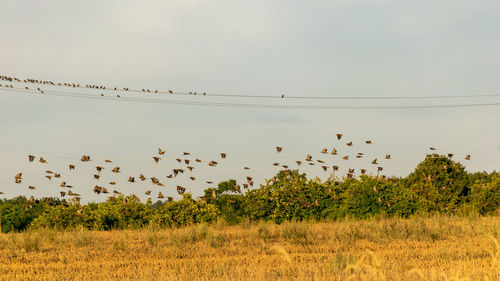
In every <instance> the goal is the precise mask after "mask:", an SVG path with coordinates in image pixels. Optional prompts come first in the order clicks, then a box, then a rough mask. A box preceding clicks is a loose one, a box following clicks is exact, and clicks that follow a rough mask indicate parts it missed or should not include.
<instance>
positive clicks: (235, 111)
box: [0, 0, 500, 200]
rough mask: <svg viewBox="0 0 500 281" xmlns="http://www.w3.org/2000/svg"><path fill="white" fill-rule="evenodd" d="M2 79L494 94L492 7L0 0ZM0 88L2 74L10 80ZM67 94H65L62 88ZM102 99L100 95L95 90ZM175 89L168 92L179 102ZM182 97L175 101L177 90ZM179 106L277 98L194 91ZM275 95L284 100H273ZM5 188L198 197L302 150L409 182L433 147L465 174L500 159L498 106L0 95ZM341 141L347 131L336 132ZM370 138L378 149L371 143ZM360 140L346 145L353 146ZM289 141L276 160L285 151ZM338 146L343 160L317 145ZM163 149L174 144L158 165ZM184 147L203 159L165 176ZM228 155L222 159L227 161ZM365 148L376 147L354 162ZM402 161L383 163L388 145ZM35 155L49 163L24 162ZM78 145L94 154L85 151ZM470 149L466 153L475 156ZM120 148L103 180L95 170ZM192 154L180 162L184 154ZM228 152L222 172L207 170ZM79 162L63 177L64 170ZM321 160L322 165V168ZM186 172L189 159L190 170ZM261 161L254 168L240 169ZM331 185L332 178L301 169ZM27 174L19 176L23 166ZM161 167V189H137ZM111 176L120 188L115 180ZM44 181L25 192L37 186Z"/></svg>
mask: <svg viewBox="0 0 500 281" xmlns="http://www.w3.org/2000/svg"><path fill="white" fill-rule="evenodd" d="M1 6H2V9H1V10H0V27H1V28H2V33H1V38H2V39H1V41H0V42H1V44H0V50H1V52H0V74H1V75H10V76H17V77H19V78H37V79H44V80H54V81H62V82H65V81H68V82H69V81H75V82H80V83H82V84H85V83H89V84H105V85H117V86H128V87H130V88H139V89H140V88H150V89H161V90H168V89H175V90H176V91H198V92H207V93H223V94H259V95H281V94H285V95H289V96H353V97H356V96H373V97H375V96H442V95H479V94H500V87H499V83H500V82H499V81H500V71H499V69H500V28H499V27H500V17H498V15H499V14H500V2H498V1H456V0H454V1H451V0H450V1H396V0H394V1H388V0H387V1H373V0H345V1H290V0H287V1H234V0H231V1H217V0H216V1H213V0H212V1H126V0H120V1H67V0H64V1H62V0H61V1H1ZM0 83H1V82H0ZM63 90H70V89H63ZM90 93H95V92H90ZM165 98H166V99H168V98H171V97H169V96H167V97H165ZM172 99H174V98H172ZM175 99H178V100H193V99H196V100H197V101H217V102H239V103H271V101H268V100H255V99H229V98H215V97H210V98H209V97H185V98H178V97H175ZM498 102H500V98H499V97H490V98H484V97H477V98H468V99H450V100H445V99H437V100H423V101H422V100H403V101H391V100H389V101H388V100H382V101H356V100H354V101H328V102H325V101H323V100H312V101H292V102H289V101H285V100H284V101H281V100H280V101H278V103H284V104H313V105H324V104H328V105H369V106H371V105H375V106H378V105H419V104H433V105H435V104H464V103H498ZM273 103H275V102H274V101H273ZM0 119H1V120H2V121H1V122H0V132H2V133H1V137H0V144H1V146H0V171H1V172H0V191H2V192H4V193H5V195H3V196H5V197H13V196H15V195H19V194H22V195H34V196H35V197H41V196H57V195H58V192H59V191H60V190H64V189H63V188H60V187H59V183H60V182H61V181H62V180H59V179H58V180H55V181H54V180H52V181H48V180H47V179H45V178H44V175H45V174H44V172H45V170H52V171H56V172H60V173H61V174H62V178H64V179H63V180H65V181H67V183H68V184H72V185H74V186H75V187H74V188H73V191H74V192H78V193H81V194H82V195H83V197H84V198H85V199H86V200H102V199H104V197H103V196H102V195H101V196H100V197H98V196H97V195H94V194H92V191H91V189H92V188H93V186H94V185H95V184H98V185H100V186H104V187H107V188H109V189H110V190H112V189H113V188H115V189H118V190H120V191H123V192H124V193H127V194H128V193H136V194H140V195H141V197H142V198H145V197H144V196H142V195H143V193H144V191H145V190H146V189H152V190H153V193H155V195H156V194H157V192H158V191H162V192H163V193H164V194H165V195H170V196H173V195H175V196H176V198H178V195H176V191H175V186H176V185H182V186H185V187H188V191H191V192H193V194H194V195H195V196H198V195H200V194H201V192H202V190H203V189H204V188H206V187H208V186H207V185H206V184H203V183H204V182H205V181H206V180H213V181H216V182H218V181H220V180H223V179H229V178H235V179H237V180H238V182H240V183H243V182H244V181H245V180H244V179H245V176H247V175H249V176H254V177H255V178H256V183H262V182H263V178H271V177H272V176H273V175H274V174H275V173H276V172H277V171H278V168H276V167H274V166H273V165H272V163H274V162H279V163H281V164H288V165H289V166H290V167H292V168H295V167H296V165H295V164H294V161H295V160H303V159H304V158H305V156H306V155H307V153H310V154H311V155H313V159H323V160H325V162H327V164H328V165H329V166H331V165H339V166H341V168H343V169H347V168H356V169H357V172H359V168H362V167H369V168H370V171H372V172H373V171H374V167H373V165H370V164H369V163H370V161H371V160H372V159H373V158H375V157H377V158H378V159H379V162H381V165H382V166H383V167H384V173H385V174H387V175H389V176H392V175H394V176H406V175H407V174H408V173H409V172H411V171H412V169H413V168H414V167H415V166H416V164H417V163H418V162H420V161H421V160H422V159H423V158H424V157H425V154H426V153H429V150H428V147H429V146H433V147H436V148H438V152H439V153H443V154H446V153H454V154H455V155H456V156H455V157H456V158H457V160H458V161H460V162H462V163H464V164H465V165H466V167H467V170H469V171H483V170H488V171H491V170H494V169H496V170H498V169H499V168H500V148H499V147H500V107H499V106H492V107H480V108H448V109H411V110H408V109H406V110H401V109H398V110H322V111H313V110H284V109H243V108H226V107H198V106H187V105H168V104H148V103H128V102H115V101H104V100H81V99H76V98H68V97H54V96H34V95H27V94H24V95H20V94H14V93H6V92H5V91H0ZM337 132H341V133H343V134H344V135H345V137H344V138H343V139H342V140H341V141H337V140H336V138H335V133H337ZM366 139H370V140H372V141H373V144H372V145H370V146H369V145H366V144H364V141H365V140H366ZM351 140H352V141H353V142H354V146H353V147H352V148H348V147H346V145H345V143H346V142H347V141H351ZM277 145H280V146H283V147H284V150H283V152H282V153H281V154H276V151H275V148H274V147H275V146H277ZM333 146H335V147H336V148H337V149H338V150H339V154H340V155H338V156H332V155H328V156H324V155H321V153H320V151H321V149H322V148H324V147H327V148H328V149H329V150H330V149H331V147H333ZM158 147H162V148H165V149H166V150H167V153H166V155H165V156H163V158H164V159H162V160H161V161H160V163H159V165H155V164H154V162H153V160H152V158H151V157H152V156H155V154H156V152H157V149H158ZM183 151H189V152H191V153H192V157H191V158H190V159H195V158H201V159H203V160H204V161H205V162H203V163H202V164H197V165H193V166H196V167H197V168H196V169H195V172H194V173H193V175H194V176H195V177H196V181H194V182H193V181H191V180H189V178H188V176H190V174H189V172H186V173H185V174H184V175H183V176H180V177H178V178H177V179H175V180H170V179H168V180H167V179H166V178H165V176H166V175H168V174H170V173H171V169H172V168H176V167H182V166H181V165H179V164H177V162H176V161H175V160H174V159H175V158H177V157H179V156H180V154H181V153H182V152H183ZM219 152H226V153H228V159H226V160H220V157H219V156H218V153H219ZM357 152H363V153H365V154H366V155H367V156H366V158H362V159H354V160H349V161H344V160H341V156H343V155H350V156H351V158H354V157H355V155H356V153H357ZM387 153H388V154H391V155H392V158H393V159H392V160H380V159H382V158H383V157H384V156H385V154H387ZM27 154H34V155H36V156H44V157H45V158H46V159H47V161H48V162H49V163H48V164H40V163H31V164H28V163H27ZM83 154H88V155H90V156H91V157H92V158H93V159H94V161H93V162H91V163H87V164H84V163H82V162H80V161H79V158H80V157H81V155H83ZM466 154H471V156H472V160H470V161H465V160H464V157H465V155H466ZM106 158H110V159H112V160H114V163H113V166H114V164H116V165H119V166H121V167H122V169H123V172H122V173H121V174H120V176H116V175H113V174H112V173H110V168H112V166H110V165H106V167H107V169H106V171H105V172H104V173H103V175H102V179H101V180H99V181H96V180H94V179H93V177H92V175H93V174H94V171H95V169H94V168H93V167H94V166H96V165H100V164H103V160H104V159H106ZM182 158H185V157H182ZM212 159H214V160H216V159H219V167H217V168H209V167H207V165H206V164H207V161H208V160H212ZM70 163H74V164H76V165H77V169H76V170H75V171H71V172H70V171H68V169H67V166H66V165H67V164H70ZM318 164H319V163H317V165H318ZM184 166H185V165H184ZM244 166H249V167H251V168H252V169H251V170H249V171H245V170H243V169H242V168H243V167H244ZM301 168H303V171H305V172H307V173H308V175H309V176H311V177H314V176H320V177H322V178H323V179H324V178H325V177H326V176H328V174H329V172H326V173H325V172H323V171H322V170H321V168H320V167H319V166H315V168H314V169H313V168H311V167H304V165H303V166H301ZM21 171H22V172H23V177H24V181H23V183H22V184H15V183H14V176H15V174H16V173H18V172H21ZM140 172H142V173H144V174H145V175H146V176H149V177H152V176H156V177H157V178H159V179H160V180H161V181H162V182H163V183H165V185H166V187H162V188H158V187H152V186H151V184H150V182H149V181H148V183H147V184H146V183H135V184H131V183H127V182H126V178H127V177H128V176H136V177H137V176H138V175H139V173H140ZM111 180H115V181H117V183H118V184H117V186H116V187H112V186H110V185H109V184H108V182H109V181H111ZM28 185H33V186H35V187H36V190H34V191H30V190H28V188H27V186H28Z"/></svg>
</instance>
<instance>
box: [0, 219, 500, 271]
mask: <svg viewBox="0 0 500 281" xmlns="http://www.w3.org/2000/svg"><path fill="white" fill-rule="evenodd" d="M499 229H500V217H449V216H437V217H428V218H423V217H414V218H411V219H400V218H374V219H370V220H362V221H353V220H344V221H337V222H286V223H283V224H280V225H277V224H273V223H264V222H259V223H240V224H238V225H234V226H230V225H227V224H224V223H219V224H215V225H203V224H201V225H193V226H187V227H183V228H178V229H156V228H153V227H150V228H146V229H138V230H119V231H118V230H117V231H88V230H83V229H79V230H73V231H56V230H36V231H27V232H23V233H9V234H1V236H0V279H1V280H348V279H349V278H350V280H500V261H499V258H500V253H499V251H500V249H499V245H498V241H499V240H500V235H499Z"/></svg>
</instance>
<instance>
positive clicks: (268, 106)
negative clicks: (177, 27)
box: [0, 88, 500, 110]
mask: <svg viewBox="0 0 500 281" xmlns="http://www.w3.org/2000/svg"><path fill="white" fill-rule="evenodd" d="M0 90H2V91H4V92H5V93H33V94H37V95H50V96H60V97H72V98H82V99H95V100H113V101H127V102H141V103H154V104H176V105H194V106H211V107H232V108H254V109H302V110H390V109H435V108H468V107H487V106H499V105H500V103H473V104H440V105H384V106H344V105H285V104H254V103H222V102H201V101H199V102H197V101H180V100H166V99H150V98H132V97H115V96H98V95H89V94H79V93H74V92H62V91H57V92H55V91H44V92H43V93H40V92H38V91H34V90H26V89H20V88H0Z"/></svg>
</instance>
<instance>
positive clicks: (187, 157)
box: [14, 134, 470, 201]
mask: <svg viewBox="0 0 500 281" xmlns="http://www.w3.org/2000/svg"><path fill="white" fill-rule="evenodd" d="M336 138H337V140H341V138H342V134H336ZM364 143H365V144H366V145H371V144H372V141H371V140H366V141H365V142H364ZM346 146H348V147H352V146H353V142H352V141H349V142H347V143H346ZM283 149H284V148H283V147H282V146H276V153H281V152H282V151H283ZM429 149H430V150H436V148H433V147H430V148H429ZM320 152H321V154H323V155H326V154H331V155H339V152H338V150H337V149H336V148H335V147H333V148H331V149H330V150H328V148H323V149H321V151H320ZM165 153H166V150H165V149H162V148H158V151H157V154H156V155H154V156H152V162H154V163H156V164H158V163H159V162H160V161H162V159H165V157H166V155H165ZM364 156H365V153H363V152H357V153H356V155H355V156H354V157H355V158H363V157H364ZM227 157H228V154H227V153H220V160H218V159H217V160H209V161H203V160H201V159H199V158H194V159H192V157H191V153H190V152H183V153H182V155H181V156H180V157H179V158H175V160H176V161H177V162H178V164H179V165H180V167H176V168H174V169H172V173H170V174H169V175H166V176H165V178H166V179H172V178H175V177H177V176H178V175H180V174H184V172H185V171H189V172H190V176H189V180H191V181H195V180H196V177H195V176H194V174H193V171H194V170H195V169H198V167H195V166H196V165H197V164H200V163H203V162H205V163H206V164H207V166H209V167H217V166H218V164H219V161H223V160H224V159H226V158H227ZM448 157H450V158H451V157H453V154H448ZM383 158H384V159H385V160H390V159H391V155H390V154H386V155H385V157H383ZM341 159H342V160H349V155H344V156H342V157H341ZM465 159H466V160H470V155H466V156H465ZM35 160H37V162H39V163H42V164H47V163H48V161H47V160H46V159H45V158H44V157H43V156H38V157H37V156H35V155H28V161H29V162H30V163H31V162H35ZM339 160H340V159H339ZM80 161H81V162H84V163H85V162H91V161H93V160H92V159H91V157H90V156H89V155H83V156H81V158H80ZM112 163H113V161H112V160H110V159H106V160H104V164H103V166H101V165H98V166H95V173H94V174H93V178H94V180H96V181H101V180H103V179H102V174H101V173H102V171H103V170H104V169H110V170H111V172H112V173H114V174H118V173H121V170H120V166H116V165H113V164H112ZM370 163H371V165H374V166H373V167H376V170H377V176H378V177H380V178H381V179H385V178H386V176H385V175H381V174H380V172H382V171H383V169H384V168H383V167H381V166H379V159H378V158H375V159H372V160H371V161H370ZM303 164H304V165H309V166H320V167H321V169H322V170H323V171H324V172H327V171H330V172H332V173H333V174H335V172H336V171H338V170H339V166H338V165H333V166H328V165H327V164H326V162H325V161H324V160H321V159H316V161H313V157H312V156H311V155H310V154H307V155H306V157H305V159H303V160H296V161H295V163H294V165H296V167H297V168H299V167H300V166H301V165H303ZM272 165H273V166H275V167H279V168H280V169H281V168H282V169H284V170H289V169H290V166H289V165H287V164H280V163H278V162H275V163H272ZM105 166H107V167H105ZM67 167H68V170H69V171H72V170H75V169H76V165H75V164H68V166H67ZM242 169H243V170H250V169H251V168H250V167H248V166H244V167H243V168H242ZM359 172H360V174H361V175H363V174H366V173H367V169H360V170H359ZM45 177H46V178H47V180H49V181H51V180H55V179H59V180H60V181H61V182H60V184H59V186H60V187H61V188H67V190H62V191H60V195H61V197H65V196H71V197H73V198H75V199H76V200H80V199H81V195H80V194H79V193H75V192H73V191H72V190H71V189H72V188H73V186H72V185H71V184H68V182H67V181H66V180H64V179H63V178H62V176H61V172H56V171H51V170H46V171H45ZM345 177H346V178H347V179H349V178H353V177H355V169H353V168H349V169H348V170H347V173H346V175H345ZM271 180H272V181H276V177H273V178H272V179H271ZM138 181H141V182H146V181H151V184H152V185H153V186H158V187H164V186H165V184H164V183H163V182H162V180H161V177H146V176H145V175H144V174H142V173H139V176H137V177H136V176H128V182H131V183H134V182H138ZM246 181H247V182H246V183H244V184H242V186H243V188H245V189H247V188H249V187H251V186H254V178H253V177H252V176H248V175H247V176H246ZM14 182H15V183H16V184H21V183H22V182H23V172H18V173H17V174H16V175H15V177H14ZM108 184H109V186H113V187H114V186H116V185H117V182H116V180H110V181H109V183H108ZM206 184H209V185H213V184H214V182H213V181H206ZM28 189H30V190H33V189H35V186H34V185H29V186H28ZM110 189H111V187H110ZM176 190H177V193H178V194H180V195H182V194H184V193H185V192H186V187H185V186H181V185H177V186H176ZM93 192H95V193H96V194H98V195H99V194H110V193H113V194H121V192H120V191H118V190H117V189H114V190H113V191H112V192H111V191H110V190H108V188H106V187H104V186H103V185H102V184H96V185H95V186H94V187H93ZM145 195H147V196H152V190H146V191H145ZM112 196H114V195H112ZM212 197H214V199H216V195H215V193H213V194H212ZM157 198H158V199H164V198H167V199H168V200H169V201H171V200H173V198H172V197H170V196H169V197H165V196H164V195H163V193H162V192H161V191H160V192H158V195H157ZM202 199H205V198H202Z"/></svg>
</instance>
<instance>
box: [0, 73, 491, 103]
mask: <svg viewBox="0 0 500 281" xmlns="http://www.w3.org/2000/svg"><path fill="white" fill-rule="evenodd" d="M0 78H3V79H2V80H4V81H8V82H15V83H30V84H40V85H45V86H53V87H68V88H80V89H92V90H99V91H120V92H131V93H142V94H168V95H182V96H206V97H228V98H263V99H299V100H307V99H310V100H411V99H460V98H492V97H500V94H475V95H444V96H429V95H427V96H358V97H355V96H354V97H353V96H289V95H286V94H280V95H247V94H219V93H206V92H203V93H199V92H177V91H172V90H169V91H165V90H149V89H142V90H138V89H129V88H127V87H107V86H95V85H85V86H81V85H80V84H79V83H59V82H58V83H54V82H51V81H39V80H35V79H24V80H20V79H17V78H14V79H12V78H10V77H7V76H1V75H0Z"/></svg>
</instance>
